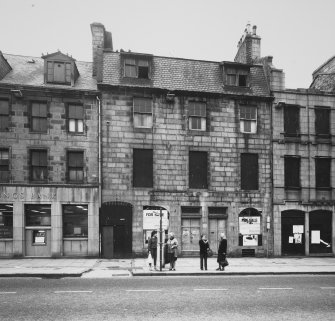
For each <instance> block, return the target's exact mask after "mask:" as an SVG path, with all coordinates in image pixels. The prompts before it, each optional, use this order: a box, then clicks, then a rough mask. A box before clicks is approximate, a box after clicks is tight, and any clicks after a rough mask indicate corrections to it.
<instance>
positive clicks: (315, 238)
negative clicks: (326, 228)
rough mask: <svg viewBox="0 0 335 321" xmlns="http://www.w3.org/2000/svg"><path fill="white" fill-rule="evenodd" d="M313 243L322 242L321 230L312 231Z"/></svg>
mask: <svg viewBox="0 0 335 321" xmlns="http://www.w3.org/2000/svg"><path fill="white" fill-rule="evenodd" d="M311 243H312V244H320V231H312V239H311Z"/></svg>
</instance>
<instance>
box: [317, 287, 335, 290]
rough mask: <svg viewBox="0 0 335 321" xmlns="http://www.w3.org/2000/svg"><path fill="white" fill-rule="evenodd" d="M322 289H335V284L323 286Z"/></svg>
mask: <svg viewBox="0 0 335 321" xmlns="http://www.w3.org/2000/svg"><path fill="white" fill-rule="evenodd" d="M320 288H321V289H322V290H329V289H335V286H321V287H320Z"/></svg>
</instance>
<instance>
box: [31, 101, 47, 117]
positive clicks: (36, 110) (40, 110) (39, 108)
mask: <svg viewBox="0 0 335 321" xmlns="http://www.w3.org/2000/svg"><path fill="white" fill-rule="evenodd" d="M31 115H32V116H39V117H47V105H46V104H44V103H32V105H31Z"/></svg>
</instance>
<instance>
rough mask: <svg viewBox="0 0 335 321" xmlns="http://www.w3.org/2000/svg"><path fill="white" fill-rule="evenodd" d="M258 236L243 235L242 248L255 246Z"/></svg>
mask: <svg viewBox="0 0 335 321" xmlns="http://www.w3.org/2000/svg"><path fill="white" fill-rule="evenodd" d="M257 245H258V235H243V246H257Z"/></svg>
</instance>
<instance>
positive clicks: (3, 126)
mask: <svg viewBox="0 0 335 321" xmlns="http://www.w3.org/2000/svg"><path fill="white" fill-rule="evenodd" d="M8 129H9V101H8V100H2V99H1V100H0V131H8Z"/></svg>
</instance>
